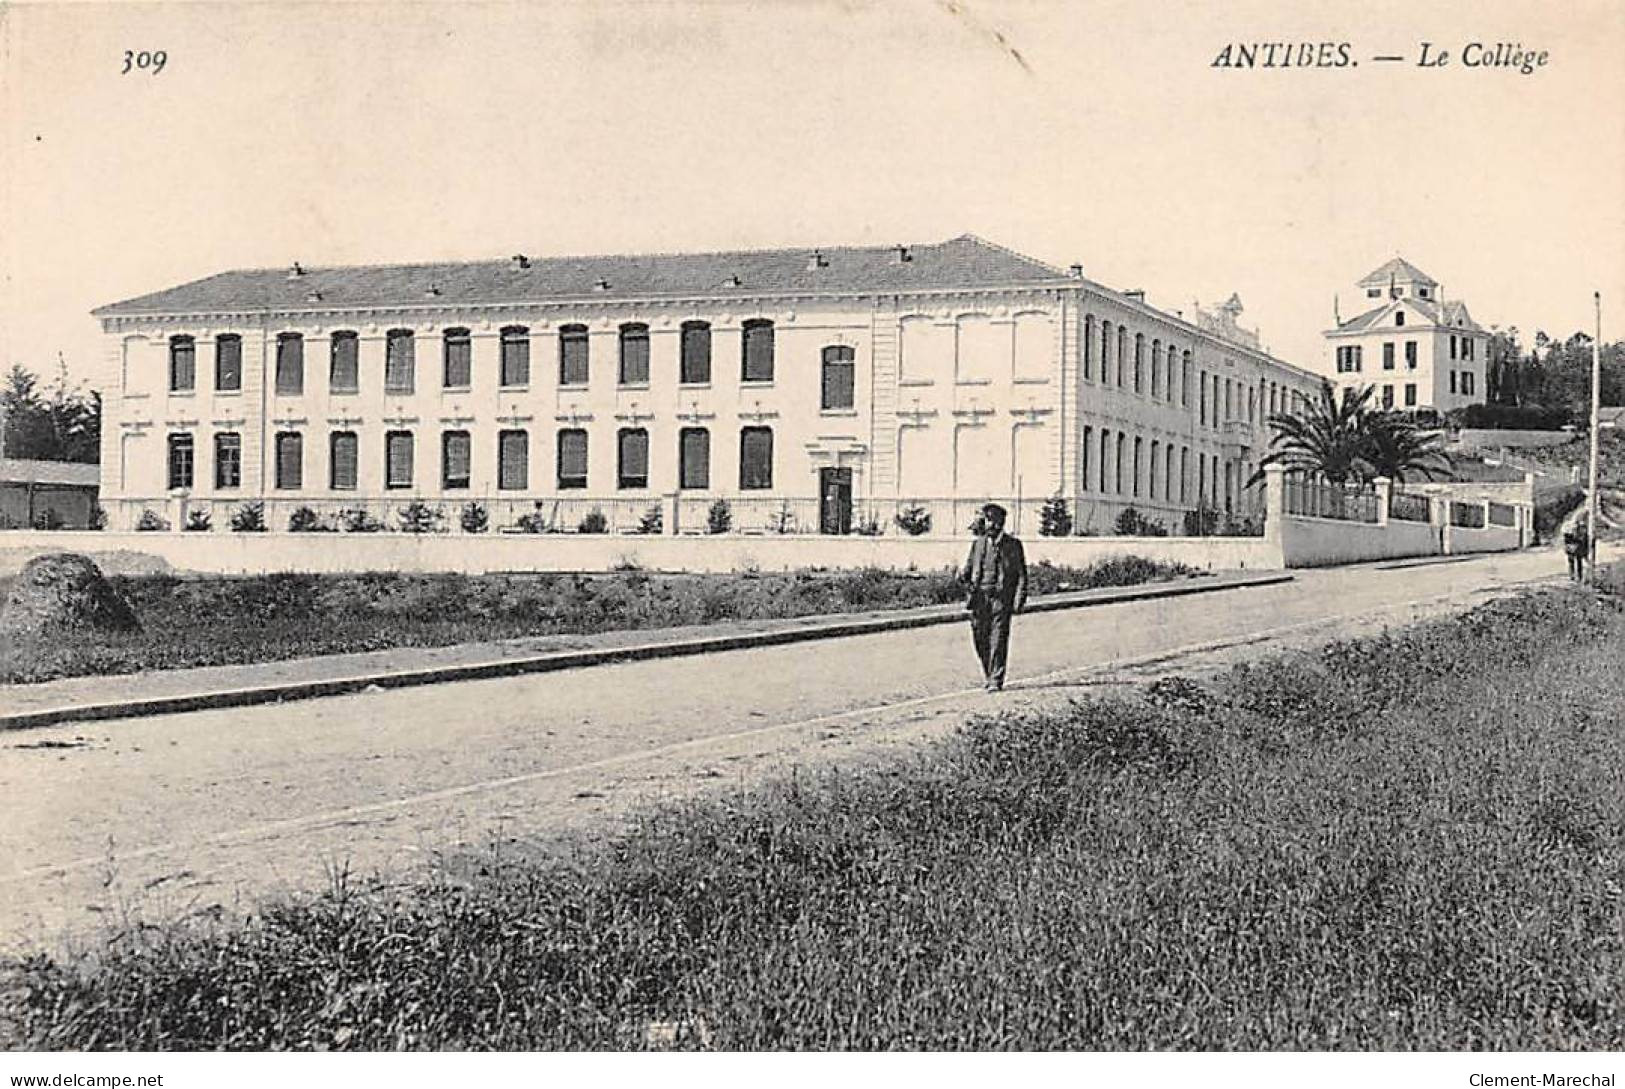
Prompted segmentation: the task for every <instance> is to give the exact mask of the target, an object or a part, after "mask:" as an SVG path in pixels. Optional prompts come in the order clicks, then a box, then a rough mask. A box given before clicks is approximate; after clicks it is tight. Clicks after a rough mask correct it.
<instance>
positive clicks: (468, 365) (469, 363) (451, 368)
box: [441, 329, 474, 389]
mask: <svg viewBox="0 0 1625 1089" xmlns="http://www.w3.org/2000/svg"><path fill="white" fill-rule="evenodd" d="M441 340H442V343H443V344H444V353H445V359H444V373H443V375H442V381H441V385H442V386H444V387H445V388H446V389H467V388H468V387H469V384H470V383H471V382H472V380H473V377H474V361H473V357H472V354H471V353H472V350H473V345H472V342H471V341H470V340H469V336H468V330H467V329H447V330H446V331H445V333H444V334H442V336H441Z"/></svg>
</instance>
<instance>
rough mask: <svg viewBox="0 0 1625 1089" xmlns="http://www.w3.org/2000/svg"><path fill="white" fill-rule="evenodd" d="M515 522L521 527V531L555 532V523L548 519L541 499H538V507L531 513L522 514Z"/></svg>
mask: <svg viewBox="0 0 1625 1089" xmlns="http://www.w3.org/2000/svg"><path fill="white" fill-rule="evenodd" d="M514 524H515V525H517V526H518V527H519V531H520V532H521V533H551V532H553V524H552V523H551V522H549V521H548V520H547V515H546V514H545V513H543V511H542V501H541V500H540V499H538V500H537V501H536V509H534V510H532V511H531V512H530V513H529V514H521V515H520V516H519V518H518V520H517V521H516V522H515V523H514Z"/></svg>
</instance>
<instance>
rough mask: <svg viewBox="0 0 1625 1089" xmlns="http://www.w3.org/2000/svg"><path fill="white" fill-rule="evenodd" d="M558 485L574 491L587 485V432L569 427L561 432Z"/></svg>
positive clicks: (562, 488)
mask: <svg viewBox="0 0 1625 1089" xmlns="http://www.w3.org/2000/svg"><path fill="white" fill-rule="evenodd" d="M557 479H558V486H559V490H560V491H572V490H575V489H579V488H585V487H586V486H587V432H586V430H585V429H583V428H579V427H569V428H565V429H563V430H561V431H560V432H559V456H558V477H557Z"/></svg>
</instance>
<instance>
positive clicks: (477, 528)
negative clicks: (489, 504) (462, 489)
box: [457, 503, 491, 533]
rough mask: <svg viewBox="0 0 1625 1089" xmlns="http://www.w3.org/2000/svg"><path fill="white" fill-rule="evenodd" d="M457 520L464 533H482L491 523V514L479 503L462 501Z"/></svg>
mask: <svg viewBox="0 0 1625 1089" xmlns="http://www.w3.org/2000/svg"><path fill="white" fill-rule="evenodd" d="M457 522H458V524H459V525H461V526H462V527H463V532H464V533H484V532H485V531H486V529H487V528H488V527H489V526H490V525H491V515H490V514H489V513H488V512H487V511H486V509H485V507H484V506H483V505H481V504H479V503H464V504H463V509H462V513H460V514H459V515H458V516H457Z"/></svg>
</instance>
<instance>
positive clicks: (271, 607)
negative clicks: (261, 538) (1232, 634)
mask: <svg viewBox="0 0 1625 1089" xmlns="http://www.w3.org/2000/svg"><path fill="white" fill-rule="evenodd" d="M1194 573H1195V572H1193V571H1192V570H1191V569H1190V568H1188V567H1185V566H1184V565H1183V564H1166V563H1158V562H1155V561H1152V560H1147V559H1142V558H1140V557H1138V556H1125V557H1120V558H1114V559H1108V560H1102V561H1099V562H1098V563H1095V564H1092V565H1091V566H1089V567H1085V568H1074V567H1064V566H1055V565H1052V564H1048V563H1039V564H1034V565H1033V566H1032V567H1031V568H1029V581H1030V585H1031V592H1032V593H1033V594H1035V595H1042V594H1049V593H1055V592H1058V591H1062V590H1084V589H1090V588H1093V587H1100V586H1132V585H1136V584H1139V583H1144V582H1156V581H1162V580H1167V579H1174V578H1182V577H1185V576H1187V575H1191V574H1194ZM111 581H112V582H113V584H114V585H115V586H116V587H117V589H118V591H119V592H120V593H121V594H123V595H124V596H125V598H127V599H128V600H129V601H130V603H131V605H132V606H133V607H134V608H135V611H136V615H137V616H138V617H139V618H140V619H141V624H142V630H141V631H138V632H130V633H105V632H83V633H81V632H66V633H62V634H60V635H59V636H58V637H55V638H53V639H52V640H51V641H50V642H49V643H47V644H45V645H30V646H28V647H26V648H13V649H12V651H11V652H10V653H0V683H27V682H35V681H45V680H51V679H53V678H56V677H73V676H85V675H94V674H111V673H132V672H136V671H138V670H145V669H179V668H184V667H188V666H207V665H233V664H242V663H247V662H270V661H279V660H282V659H287V658H300V657H308V656H310V655H316V654H343V653H349V652H354V651H367V650H385V649H389V648H392V647H438V646H451V645H454V644H457V643H471V642H488V641H491V640H496V639H512V638H518V637H522V636H537V635H578V634H588V633H592V632H602V631H619V630H644V629H651V628H672V627H682V626H687V625H694V624H711V623H718V622H723V621H728V620H760V619H770V618H781V617H795V616H815V615H822V614H835V613H850V612H864V611H867V610H872V609H906V608H911V607H914V606H919V605H935V604H942V603H945V602H950V601H959V600H962V599H963V597H964V589H963V588H962V587H961V586H959V584H958V583H957V582H956V581H955V578H954V573H953V572H951V571H947V570H943V571H932V572H923V573H905V572H895V571H883V570H879V569H867V570H859V571H800V572H794V573H790V574H731V575H655V574H648V573H645V572H642V571H626V572H618V573H615V574H607V575H569V574H537V575H446V574H441V575H410V574H394V573H382V574H368V575H257V576H245V577H235V578H232V577H212V578H180V577H177V576H174V575H145V576H134V577H115V578H113V579H112V580H111ZM4 591H5V586H4V585H3V584H0V598H3V594H4Z"/></svg>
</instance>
